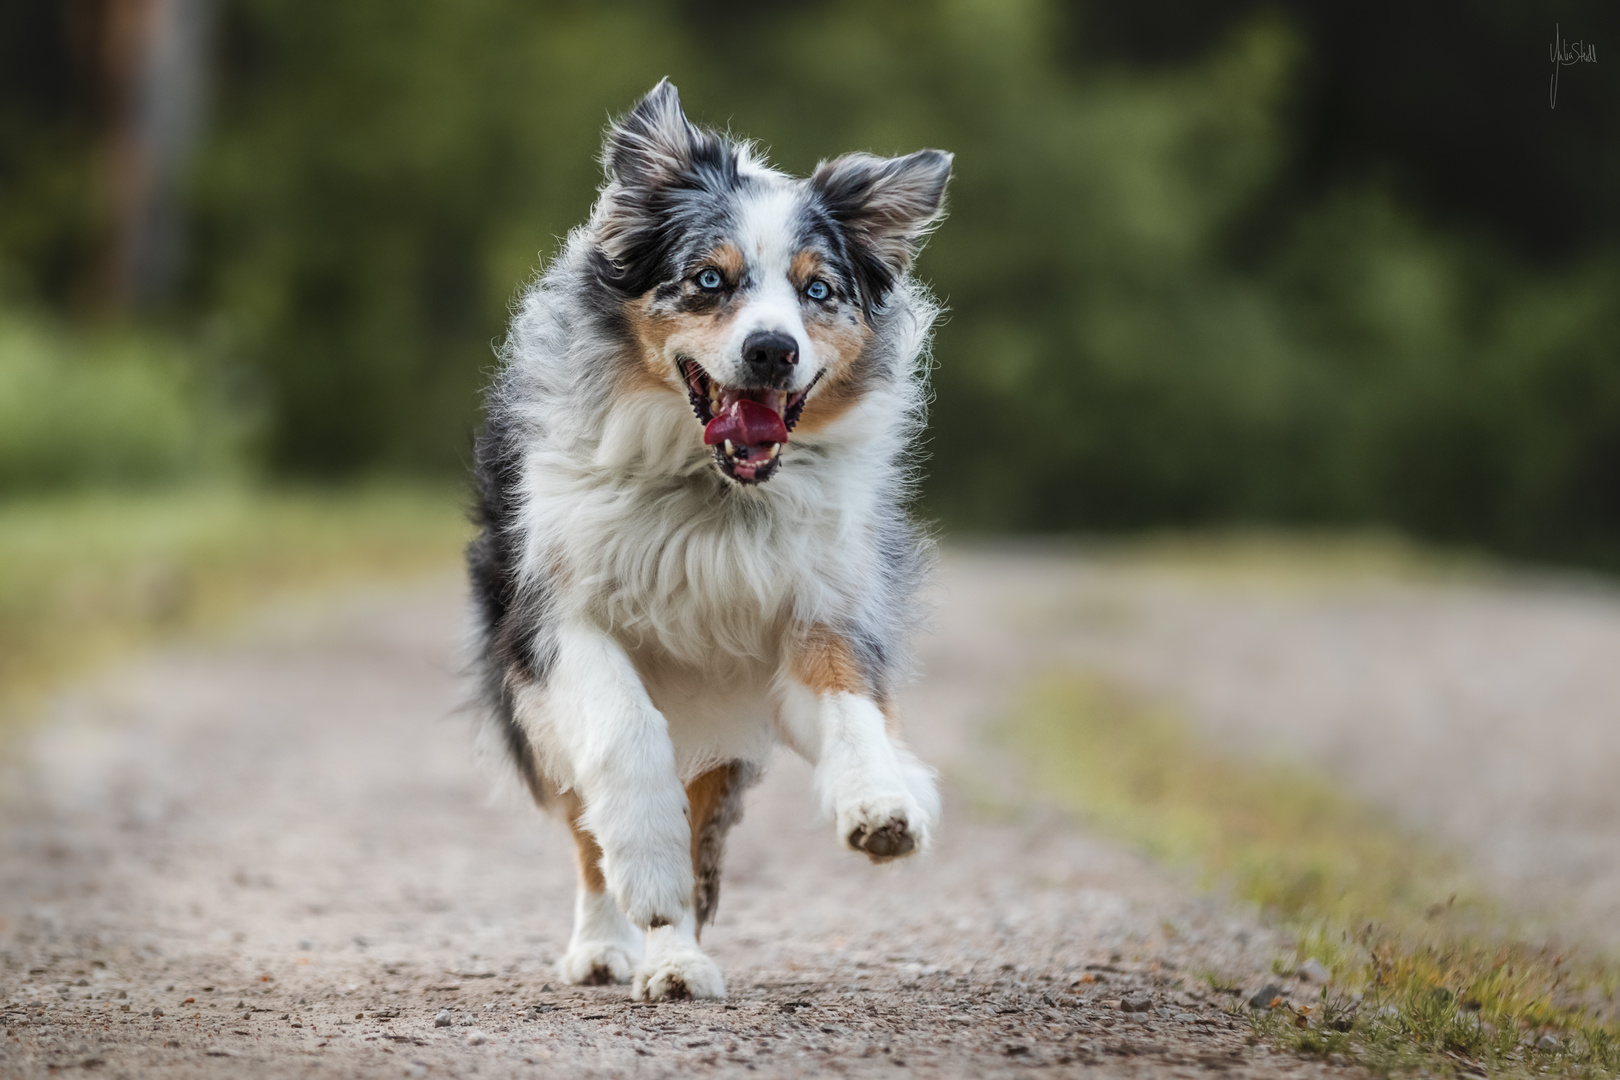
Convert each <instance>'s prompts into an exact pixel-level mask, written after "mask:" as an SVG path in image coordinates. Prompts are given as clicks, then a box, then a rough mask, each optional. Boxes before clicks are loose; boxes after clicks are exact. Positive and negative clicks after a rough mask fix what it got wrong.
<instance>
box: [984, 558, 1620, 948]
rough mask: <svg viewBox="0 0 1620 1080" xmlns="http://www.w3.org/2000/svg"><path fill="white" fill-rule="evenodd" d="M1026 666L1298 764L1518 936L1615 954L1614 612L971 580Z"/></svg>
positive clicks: (1124, 575)
mask: <svg viewBox="0 0 1620 1080" xmlns="http://www.w3.org/2000/svg"><path fill="white" fill-rule="evenodd" d="M972 565H973V570H974V573H973V579H974V581H975V583H976V585H977V586H978V587H980V588H985V589H988V590H990V591H993V592H995V593H998V594H1000V595H1002V596H1004V597H1007V598H1009V600H1008V605H1009V606H1008V610H1009V611H1010V610H1013V609H1014V607H1015V608H1016V610H1017V611H1018V612H1019V613H1020V615H1021V617H1022V624H1023V625H1029V626H1034V625H1040V626H1044V627H1045V628H1046V641H1045V644H1044V650H1045V653H1044V655H1045V656H1046V657H1048V658H1050V659H1057V658H1061V660H1062V661H1063V662H1064V663H1073V664H1078V665H1081V666H1084V667H1089V668H1092V669H1095V670H1099V671H1103V672H1107V673H1108V674H1109V675H1110V676H1111V677H1112V678H1115V679H1119V680H1121V681H1123V682H1125V683H1126V684H1128V685H1132V686H1134V687H1136V688H1137V689H1139V690H1142V691H1145V692H1147V693H1149V694H1152V695H1155V696H1160V697H1164V698H1168V699H1170V700H1172V701H1175V702H1177V703H1179V704H1180V705H1181V706H1183V707H1184V709H1185V711H1186V712H1187V714H1188V715H1190V716H1191V717H1192V718H1194V719H1195V720H1196V721H1197V722H1198V724H1199V725H1200V726H1201V727H1202V728H1203V729H1204V731H1205V732H1206V733H1207V734H1208V735H1209V736H1210V737H1211V738H1212V740H1214V741H1215V742H1216V743H1217V744H1220V745H1224V746H1227V747H1234V748H1247V749H1248V750H1249V751H1250V752H1254V753H1261V754H1274V755H1279V756H1281V757H1283V758H1285V759H1289V760H1294V761H1303V762H1308V763H1310V764H1312V765H1314V766H1316V767H1317V768H1320V769H1322V770H1324V771H1326V772H1327V773H1329V774H1330V775H1332V776H1334V777H1335V778H1336V779H1338V780H1339V781H1340V782H1342V783H1343V784H1344V785H1345V786H1346V787H1348V788H1349V789H1351V790H1353V791H1355V792H1357V793H1358V794H1360V795H1361V796H1362V797H1363V798H1365V799H1367V800H1369V801H1371V802H1373V803H1375V804H1377V805H1380V806H1383V807H1385V808H1387V809H1388V810H1389V811H1390V812H1391V813H1392V814H1393V815H1394V816H1395V817H1396V818H1397V819H1399V820H1400V821H1402V822H1403V823H1404V824H1405V825H1406V826H1408V827H1409V828H1411V829H1412V830H1413V831H1414V832H1417V833H1422V834H1427V835H1430V836H1433V837H1436V838H1438V839H1439V840H1440V841H1441V842H1443V843H1446V844H1448V845H1449V846H1451V847H1452V848H1454V849H1456V850H1458V851H1460V852H1461V853H1462V854H1463V855H1464V856H1465V858H1466V861H1467V862H1468V863H1469V865H1470V866H1471V868H1472V869H1473V870H1474V871H1475V873H1476V874H1477V875H1478V876H1479V877H1480V878H1481V879H1482V880H1483V881H1484V883H1485V884H1486V885H1487V886H1489V887H1490V888H1491V890H1492V891H1493V892H1494V893H1496V894H1497V895H1499V896H1502V897H1504V898H1506V899H1508V900H1509V901H1511V902H1513V903H1514V905H1515V906H1516V907H1517V909H1518V910H1519V911H1520V912H1522V913H1524V915H1525V917H1526V920H1527V921H1526V929H1528V930H1530V931H1531V932H1537V933H1546V934H1549V935H1551V936H1552V937H1553V938H1555V939H1561V940H1563V941H1566V942H1571V941H1573V942H1576V943H1585V944H1595V945H1597V946H1599V947H1604V948H1607V949H1611V950H1614V951H1616V952H1620V591H1617V590H1616V589H1615V588H1614V587H1613V586H1612V585H1608V584H1606V583H1603V582H1600V581H1596V580H1581V579H1578V578H1573V577H1569V578H1543V579H1532V578H1513V577H1504V578H1489V577H1485V576H1483V575H1481V576H1478V577H1473V578H1460V579H1455V580H1452V581H1450V582H1446V583H1442V582H1436V581H1428V582H1422V581H1411V580H1405V581H1403V580H1398V579H1396V578H1394V577H1392V576H1390V575H1387V574H1386V575H1383V576H1377V575H1368V574H1366V573H1361V572H1357V571H1355V570H1354V569H1351V570H1349V571H1345V572H1338V573H1335V572H1328V571H1319V572H1314V573H1308V574H1304V575H1300V574H1297V573H1290V572H1288V571H1287V570H1284V571H1282V572H1280V573H1271V574H1268V573H1264V572H1256V571H1254V570H1252V569H1250V570H1244V569H1242V568H1238V569H1236V570H1234V569H1232V568H1230V567H1228V568H1226V569H1224V570H1223V569H1221V568H1220V567H1219V566H1218V565H1215V566H1209V565H1206V566H1204V567H1202V568H1198V569H1196V570H1195V569H1194V568H1193V567H1189V566H1187V565H1180V566H1178V565H1177V564H1175V563H1169V564H1159V565H1155V564H1154V563H1152V562H1149V561H1145V560H1144V561H1125V562H1112V563H1109V562H1098V561H1088V560H1077V559H1074V558H1072V557H1067V558H1065V557H1061V556H1055V555H1050V554H1048V555H1027V556H1024V557H1021V558H1020V557H1007V556H1006V555H1003V556H1001V557H998V558H994V559H991V558H981V559H976V560H973V562H972Z"/></svg>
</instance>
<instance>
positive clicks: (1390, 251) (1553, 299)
mask: <svg viewBox="0 0 1620 1080" xmlns="http://www.w3.org/2000/svg"><path fill="white" fill-rule="evenodd" d="M1161 6H1162V5H1161ZM1332 6H1333V5H1329V7H1332ZM1340 6H1342V5H1340ZM1127 7H1128V6H1127V5H1122V4H1118V3H1107V2H1103V0H1094V2H1093V3H1091V4H1062V3H1058V2H1056V0H919V2H915V3H907V4H872V3H855V2H852V0H830V2H810V3H804V4H798V5H779V4H762V5H738V4H733V3H712V4H706V5H703V6H701V7H700V6H697V5H689V4H675V5H671V4H654V3H651V2H650V0H642V2H629V3H613V4H581V3H569V2H559V0H553V2H548V3H536V2H533V0H457V2H455V3H435V2H430V0H400V2H395V0H391V2H387V3H384V2H381V0H354V2H350V3H344V4H315V3H308V2H303V3H294V2H287V0H225V2H223V3H222V10H221V19H220V23H219V35H218V43H219V58H218V65H217V66H218V77H217V79H216V94H215V101H214V103H213V107H212V119H211V129H210V134H209V137H208V139H207V142H206V144H205V146H204V147H203V148H202V152H201V154H200V155H199V158H198V160H197V163H196V167H195V169H194V171H193V183H192V187H191V190H190V192H189V206H190V217H191V223H190V234H189V247H190V255H189V263H188V271H187V278H186V282H185V285H184V287H183V290H182V292H181V294H180V295H179V297H178V298H177V300H176V302H175V304H174V305H173V309H172V310H171V311H170V312H169V313H168V315H167V317H168V318H169V319H170V320H171V322H172V323H173V324H177V325H180V326H181V327H185V326H191V325H195V324H197V323H199V322H201V321H203V320H206V321H207V323H208V326H209V327H210V333H211V334H212V335H213V338H211V340H214V339H217V342H218V344H219V348H218V350H217V351H218V355H219V356H220V357H221V358H222V359H221V360H220V364H221V365H223V367H224V369H225V373H227V374H230V375H231V376H232V377H233V378H236V379H237V380H238V381H239V382H242V383H245V384H246V385H248V386H251V387H256V388H257V392H258V394H259V395H260V397H261V398H262V402H261V408H262V409H263V412H264V415H265V416H266V417H267V426H266V427H265V438H264V440H263V442H262V454H263V457H264V459H265V461H266V462H267V463H268V464H269V465H270V466H271V467H272V468H273V469H275V470H277V471H279V472H282V473H291V474H301V475H321V476H332V475H345V474H353V473H359V472H368V471H379V470H381V471H399V470H408V471H445V470H455V469H459V468H460V467H461V466H462V465H463V464H464V462H465V460H466V457H467V450H466V448H467V445H468V441H469V436H470V433H471V431H472V429H473V428H474V426H475V425H476V423H477V408H478V390H479V388H480V386H481V384H482V382H483V381H484V379H485V378H486V377H487V371H488V369H489V367H490V366H491V364H492V363H493V355H492V351H491V344H492V342H494V341H496V340H498V338H499V337H500V335H501V333H502V326H503V323H504V321H505V317H506V313H507V307H508V304H509V303H510V301H511V299H512V297H513V296H514V295H515V293H516V291H517V290H518V289H519V288H520V287H521V283H522V282H523V281H524V280H525V279H526V278H527V277H528V276H529V275H531V274H532V273H533V272H534V270H535V268H536V267H537V266H538V265H539V264H540V263H541V261H542V260H543V258H544V257H545V256H546V255H548V254H549V252H550V251H551V250H553V249H554V248H555V245H556V243H557V238H558V237H560V236H561V235H563V234H564V233H565V232H566V231H567V230H568V229H569V228H571V227H573V226H574V225H576V224H578V223H579V222H580V221H581V220H583V218H584V216H585V213H586V210H587V208H588V206H589V204H590V201H591V199H592V197H593V194H594V190H595V187H596V184H597V183H598V181H599V169H598V166H597V164H596V162H595V155H596V153H597V150H598V147H599V141H600V137H601V132H602V129H603V126H604V124H605V122H606V121H607V119H608V116H609V115H610V113H615V112H619V111H622V110H624V109H625V108H627V107H628V106H629V105H630V104H631V103H632V102H633V101H634V100H635V99H636V98H637V97H638V96H639V95H640V94H641V93H642V92H644V91H645V90H646V89H647V88H649V87H650V86H651V85H653V83H654V82H656V81H657V79H658V78H659V77H661V76H664V75H668V76H671V77H672V78H673V79H674V80H675V81H676V83H677V84H678V85H679V86H680V88H681V91H682V95H683V99H684V101H685V103H686V105H687V108H688V111H689V113H690V114H691V115H692V116H693V118H694V119H695V120H698V121H699V122H703V123H708V124H711V125H715V126H721V127H726V126H729V127H730V128H732V129H733V130H734V131H736V132H738V133H739V134H743V135H749V136H754V137H757V138H759V139H761V140H762V141H763V142H764V143H765V144H766V146H767V148H768V149H769V150H770V151H771V155H772V157H773V159H774V160H775V161H776V162H777V163H778V164H780V165H782V166H784V167H787V168H789V169H792V170H794V171H799V172H802V171H805V170H807V169H808V168H810V167H811V166H813V165H814V163H815V162H816V161H817V160H818V159H820V158H822V157H828V156H832V155H834V154H837V153H840V152H843V151H845V150H849V149H857V148H859V149H870V150H874V151H878V152H887V153H894V152H902V151H906V150H911V149H915V148H917V147H919V146H924V145H933V146H940V147H944V148H947V149H950V150H953V151H955V152H956V154H957V174H956V177H955V180H954V182H953V187H952V192H951V203H952V216H951V218H950V220H949V221H948V222H947V223H946V224H945V226H944V227H943V229H942V230H941V231H940V233H939V234H938V236H937V237H936V238H935V239H934V241H933V242H932V244H931V246H930V248H929V250H928V251H927V252H926V253H925V255H924V257H923V260H922V263H921V267H920V269H921V272H922V274H923V275H924V276H925V277H926V278H928V279H929V280H931V281H932V282H933V283H934V285H935V287H936V288H937V290H938V291H939V292H940V293H941V294H942V296H943V297H944V298H945V299H946V301H947V302H948V303H949V305H950V308H951V316H950V318H949V320H948V321H947V322H946V323H945V324H944V325H943V326H942V327H941V329H940V332H939V337H938V346H937V350H936V359H937V370H936V375H935V385H936V389H937V400H936V403H935V406H934V411H933V427H932V431H931V453H932V460H931V463H930V477H929V481H928V483H927V485H926V487H925V489H924V499H925V502H926V509H927V511H928V512H930V513H932V514H934V515H937V516H939V517H941V518H942V519H943V520H944V521H945V522H946V523H947V524H948V525H949V526H951V527H953V528H957V529H962V530H1031V529H1036V530H1058V529H1075V528H1083V529H1103V528H1131V527H1139V526H1146V525H1160V524H1195V523H1201V522H1211V521H1255V520H1264V521H1274V522H1279V521H1280V522H1303V523H1311V524H1340V523H1364V522H1383V523H1388V524H1393V525H1395V526H1398V527H1401V528H1405V529H1407V530H1410V531H1413V532H1416V533H1419V534H1422V535H1426V536H1431V537H1438V538H1442V539H1446V540H1451V541H1465V542H1478V543H1485V544H1491V545H1495V546H1498V547H1502V548H1507V549H1510V550H1517V551H1529V552H1535V553H1538V554H1543V555H1559V556H1566V557H1581V558H1588V559H1603V560H1607V559H1609V558H1611V557H1612V555H1613V553H1616V552H1620V363H1617V362H1616V361H1617V359H1620V348H1617V347H1620V305H1616V304H1615V303H1614V298H1615V296H1616V285H1617V284H1620V243H1617V242H1616V237H1615V234H1614V233H1613V231H1612V230H1611V231H1609V232H1599V233H1598V234H1597V237H1596V240H1595V241H1594V242H1589V243H1584V244H1581V245H1578V246H1575V247H1569V246H1568V245H1566V251H1565V255H1564V257H1560V258H1553V259H1548V258H1537V259H1530V258H1528V257H1526V256H1525V255H1523V254H1522V253H1521V252H1519V251H1517V250H1516V249H1515V248H1514V247H1513V246H1512V245H1510V244H1507V243H1504V242H1503V241H1502V239H1501V237H1500V236H1498V235H1497V234H1496V233H1495V232H1494V231H1493V230H1492V229H1491V228H1489V227H1487V226H1488V223H1486V224H1483V225H1482V224H1480V222H1479V221H1474V222H1472V223H1471V222H1470V220H1469V219H1467V218H1466V217H1463V216H1458V215H1452V216H1451V217H1449V218H1448V217H1447V216H1445V215H1439V214H1435V213H1433V212H1431V211H1432V200H1431V201H1430V202H1429V203H1425V202H1423V201H1422V200H1420V199H1415V198H1413V197H1411V194H1410V192H1409V191H1408V190H1407V189H1406V187H1405V186H1403V184H1402V183H1400V182H1399V180H1398V178H1392V177H1391V176H1389V175H1385V174H1381V173H1380V172H1379V171H1378V170H1376V169H1371V170H1362V171H1359V172H1355V171H1343V172H1332V171H1331V169H1330V170H1329V172H1328V173H1327V174H1325V175H1323V176H1318V177H1317V180H1316V182H1314V183H1312V184H1309V185H1303V186H1302V185H1300V184H1298V183H1296V182H1295V180H1296V179H1297V176H1298V175H1299V173H1300V170H1301V168H1302V166H1301V162H1302V161H1306V160H1307V159H1309V160H1316V159H1317V158H1320V157H1321V155H1320V154H1316V155H1315V157H1313V156H1312V155H1313V153H1314V151H1312V150H1311V149H1310V146H1308V145H1307V144H1308V143H1310V141H1311V139H1312V138H1313V133H1312V132H1311V131H1309V130H1306V129H1305V128H1303V127H1302V125H1301V121H1300V112H1301V105H1300V102H1301V100H1302V96H1303V95H1305V94H1306V93H1307V90H1308V89H1309V88H1310V87H1311V86H1313V85H1314V84H1313V71H1314V67H1315V66H1316V65H1318V64H1319V63H1320V62H1321V60H1322V56H1321V53H1322V50H1323V49H1324V48H1327V47H1329V44H1324V42H1328V43H1330V42H1331V37H1330V36H1327V35H1326V34H1325V32H1324V31H1323V30H1322V24H1321V23H1320V22H1319V21H1315V20H1317V19H1318V15H1317V14H1316V13H1315V10H1314V9H1312V8H1311V7H1310V6H1309V5H1305V6H1299V5H1296V6H1295V7H1293V8H1291V7H1289V6H1288V5H1283V6H1282V7H1279V8H1275V9H1272V8H1263V7H1261V6H1258V5H1245V4H1241V3H1226V4H1223V5H1219V7H1220V9H1221V10H1222V11H1224V12H1226V13H1227V14H1229V15H1231V16H1232V17H1231V18H1228V19H1227V20H1226V21H1225V22H1224V23H1219V24H1215V25H1214V28H1213V29H1211V30H1210V31H1209V33H1208V34H1207V36H1206V39H1203V40H1200V41H1198V42H1196V43H1195V44H1196V47H1188V48H1184V49H1183V50H1182V54H1181V55H1178V56H1177V57H1176V58H1175V59H1174V61H1173V62H1151V63H1149V62H1136V61H1134V60H1131V59H1129V58H1127V59H1125V60H1120V59H1117V58H1116V59H1108V58H1106V57H1105V58H1102V59H1099V58H1098V56H1097V55H1096V54H1095V52H1088V51H1087V49H1086V47H1085V43H1086V40H1087V34H1088V33H1091V34H1092V35H1093V36H1094V37H1099V38H1101V37H1106V36H1107V33H1108V32H1109V31H1108V27H1109V26H1111V25H1113V26H1115V28H1116V30H1117V25H1118V24H1119V20H1120V19H1127V20H1128V19H1129V16H1128V15H1126V14H1122V13H1124V12H1126V11H1127ZM1587 7H1588V8H1589V9H1590V10H1593V11H1595V10H1597V9H1596V8H1595V7H1593V6H1592V5H1587ZM1493 10H1494V9H1493ZM1268 12H1269V13H1268ZM1290 12H1292V14H1291V13H1290ZM1234 13H1235V14H1234ZM1092 15H1095V17H1090V16H1092ZM1496 17H1497V16H1496V15H1493V14H1491V13H1490V12H1486V11H1484V10H1483V9H1482V10H1481V11H1480V12H1476V13H1472V14H1470V13H1462V12H1453V13H1451V14H1450V15H1448V16H1446V18H1447V19H1450V20H1453V21H1454V22H1455V23H1456V25H1457V26H1458V27H1460V28H1461V29H1460V30H1459V31H1458V32H1459V33H1463V34H1465V35H1466V34H1468V33H1473V32H1475V31H1479V28H1480V27H1482V26H1485V25H1486V23H1487V22H1489V20H1490V19H1492V18H1496ZM1110 19H1112V20H1113V22H1112V23H1110ZM1200 19H1201V22H1200ZM1470 20H1472V21H1470ZM1191 21H1192V22H1194V23H1200V25H1210V24H1211V20H1210V19H1206V18H1202V17H1200V18H1199V19H1193V20H1191ZM1167 25H1168V24H1167ZM1176 25H1178V26H1179V25H1180V23H1177V24H1176ZM1444 25H1448V24H1443V27H1444ZM1548 30H1549V32H1550V27H1549V28H1548ZM1155 32H1156V31H1155ZM1480 32H1481V33H1482V32H1483V31H1480ZM1518 32H1519V31H1518V30H1517V29H1515V30H1514V31H1513V33H1515V34H1517V33H1518ZM1538 33H1539V31H1538ZM1475 36H1476V37H1477V36H1478V34H1477V33H1476V34H1475ZM1515 40H1516V39H1515ZM1077 43H1078V44H1077ZM1411 45H1412V47H1413V48H1421V46H1422V43H1421V42H1413V43H1411ZM1523 47H1524V49H1526V50H1529V52H1530V54H1531V55H1532V58H1533V56H1534V54H1535V53H1537V52H1539V51H1544V45H1543V44H1541V43H1539V42H1538V40H1536V39H1530V40H1527V41H1525V42H1524V45H1523ZM1432 55H1438V54H1432ZM1424 62H1437V61H1432V59H1431V60H1426V61H1424ZM1581 74H1584V73H1581ZM1533 78H1534V80H1535V84H1534V94H1533V95H1532V96H1533V97H1534V102H1533V104H1541V103H1542V101H1543V98H1542V95H1543V92H1544V89H1543V86H1544V84H1543V83H1542V80H1543V79H1544V78H1545V75H1544V74H1542V73H1540V70H1539V68H1538V69H1537V71H1536V73H1535V74H1534V76H1533ZM1424 92H1425V91H1424V90H1423V89H1422V88H1421V87H1414V88H1412V93H1413V94H1421V93H1424ZM1525 93H1526V94H1530V93H1531V87H1530V86H1527V87H1526V90H1525ZM1448 100H1449V99H1448ZM1572 100H1574V104H1573V105H1571V106H1570V107H1571V108H1573V107H1576V106H1577V105H1578V100H1575V99H1572ZM1419 107H1421V105H1420V106H1419ZM1528 107H1530V106H1527V108H1528ZM1560 107H1561V108H1565V106H1563V105H1561V106H1560ZM1571 169H1574V167H1573V166H1572V167H1571ZM1571 169H1566V172H1570V174H1571V175H1573V174H1574V172H1571ZM1575 171H1579V170H1575ZM27 172H28V171H27V170H22V171H21V172H17V175H18V176H21V175H24V173H27ZM35 174H37V175H39V176H44V175H46V171H42V170H34V172H33V173H28V175H35ZM39 182H40V183H43V181H39ZM0 183H4V178H3V177H0ZM64 183H65V182H64ZM59 187H60V185H59ZM1590 187H1591V185H1590V184H1589V185H1588V188H1590ZM63 190H65V188H63ZM1582 190H1587V189H1584V188H1583V189H1582ZM38 205H41V206H43V205H44V201H43V199H42V200H41V201H39V202H38ZM16 217H17V215H10V214H8V212H7V211H6V209H5V208H4V206H3V205H0V281H5V280H11V281H21V280H23V279H25V278H27V277H28V274H27V273H24V272H20V271H18V270H17V269H16V267H17V266H18V265H19V262H18V260H35V261H37V260H38V259H39V258H40V256H39V255H38V253H37V252H36V251H34V249H33V248H28V247H27V246H26V245H22V244H21V242H20V241H19V242H18V244H16V245H11V246H9V247H8V242H7V241H6V240H5V239H4V237H6V236H7V235H9V234H10V233H8V230H10V232H13V233H14V232H16V230H17V228H18V226H16V224H15V221H14V220H13V219H14V218H16ZM57 231H58V232H62V233H63V234H64V235H66V234H67V233H69V232H71V231H72V230H69V229H67V227H66V226H63V227H62V228H61V229H58V230H57ZM48 233H49V230H44V229H43V227H40V228H36V229H34V231H33V233H30V234H29V235H36V234H37V235H47V234H48ZM74 235H77V234H74ZM65 242H66V241H64V243H65ZM8 258H9V259H10V260H11V262H10V264H9V265H8V263H7V259H8ZM30 265H32V264H30ZM36 276H38V275H36Z"/></svg>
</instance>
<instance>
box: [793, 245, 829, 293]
mask: <svg viewBox="0 0 1620 1080" xmlns="http://www.w3.org/2000/svg"><path fill="white" fill-rule="evenodd" d="M821 276H822V262H821V255H820V253H818V252H815V251H809V250H805V251H801V252H798V253H797V254H796V255H794V256H793V261H792V262H790V263H788V280H789V281H791V282H793V287H794V288H795V289H803V288H804V287H805V286H806V285H808V284H810V279H811V278H818V277H821Z"/></svg>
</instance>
